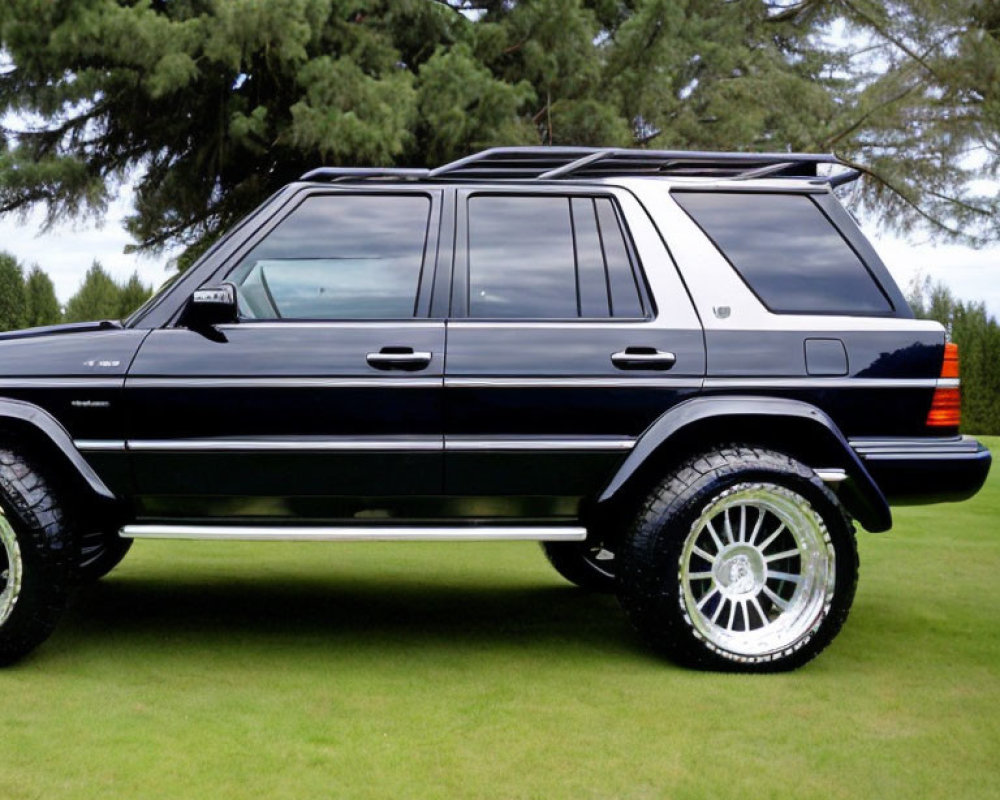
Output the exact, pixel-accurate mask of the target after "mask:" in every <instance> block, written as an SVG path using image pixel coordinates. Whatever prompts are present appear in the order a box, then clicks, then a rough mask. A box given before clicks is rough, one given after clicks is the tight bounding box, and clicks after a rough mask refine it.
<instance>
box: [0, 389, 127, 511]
mask: <svg viewBox="0 0 1000 800" xmlns="http://www.w3.org/2000/svg"><path fill="white" fill-rule="evenodd" d="M5 434H6V436H5ZM6 437H12V438H14V439H16V440H17V442H16V443H17V444H19V445H21V446H27V447H29V448H30V449H31V450H32V454H33V455H34V456H35V457H36V458H38V459H40V460H41V461H43V462H44V463H45V464H46V465H47V466H48V467H49V468H50V469H51V470H52V471H53V472H54V474H55V475H56V477H57V478H58V479H59V480H60V481H63V482H65V483H66V484H67V485H69V486H70V487H71V488H72V489H73V490H75V493H78V496H79V497H81V498H82V499H83V500H84V501H85V502H87V503H88V504H89V505H91V506H97V507H101V506H103V507H109V506H112V505H114V504H115V503H116V502H117V500H118V498H117V497H116V496H115V494H114V493H113V492H112V491H111V490H110V489H109V488H108V487H107V485H106V484H105V483H104V481H102V480H101V478H100V476H99V475H98V474H97V473H96V472H95V471H94V469H93V467H91V466H90V464H88V463H87V461H86V459H84V457H83V456H82V455H81V454H80V451H79V450H77V449H76V446H75V445H74V444H73V439H72V437H71V436H70V435H69V432H68V431H67V430H66V429H65V428H64V427H63V426H62V424H60V422H59V421H58V420H57V419H56V418H55V417H53V416H52V415H51V414H50V413H48V412H47V411H45V409H42V408H39V407H38V406H36V405H33V404H31V403H26V402H24V401H21V400H12V399H9V398H2V399H0V444H3V439H4V438H6Z"/></svg>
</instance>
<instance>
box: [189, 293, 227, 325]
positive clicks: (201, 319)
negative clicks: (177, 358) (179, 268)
mask: <svg viewBox="0 0 1000 800" xmlns="http://www.w3.org/2000/svg"><path fill="white" fill-rule="evenodd" d="M237 320H238V313H237V309H236V287H235V286H233V284H231V283H223V284H220V285H219V286H206V287H205V288H204V289H195V292H194V294H193V295H191V299H190V300H189V301H188V306H187V310H186V311H185V312H184V323H185V324H186V325H187V326H188V327H191V328H209V327H212V326H213V325H224V324H225V323H228V322H236V321H237Z"/></svg>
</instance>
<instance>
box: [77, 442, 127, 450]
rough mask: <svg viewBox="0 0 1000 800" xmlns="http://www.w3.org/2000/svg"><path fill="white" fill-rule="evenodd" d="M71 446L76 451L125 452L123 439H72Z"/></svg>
mask: <svg viewBox="0 0 1000 800" xmlns="http://www.w3.org/2000/svg"><path fill="white" fill-rule="evenodd" d="M73 444H74V445H75V446H76V449H77V450H89V451H101V452H106V451H118V450H122V451H123V450H125V441H124V440H123V439H74V440H73Z"/></svg>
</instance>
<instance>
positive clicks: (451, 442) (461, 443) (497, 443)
mask: <svg viewBox="0 0 1000 800" xmlns="http://www.w3.org/2000/svg"><path fill="white" fill-rule="evenodd" d="M633 447H635V439H632V438H625V437H610V436H609V437H603V438H602V437H594V438H591V439H568V438H567V439H552V438H550V439H519V438H515V437H512V438H509V439H479V438H476V437H473V436H468V437H466V436H448V437H447V438H446V439H445V442H444V449H445V450H446V451H460V452H461V451H482V450H491V451H496V450H631V449H632V448H633Z"/></svg>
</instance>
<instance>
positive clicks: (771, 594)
mask: <svg viewBox="0 0 1000 800" xmlns="http://www.w3.org/2000/svg"><path fill="white" fill-rule="evenodd" d="M764 594H765V595H767V599H768V600H770V601H771V602H772V603H774V604H775V605H776V606H777V607H778V608H780V609H781V610H782V611H788V601H787V600H783V599H782V598H781V597H780V596H779V595H778V593H777V592H775V591H774V590H773V589H771V587H770V586H765V587H764Z"/></svg>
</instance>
